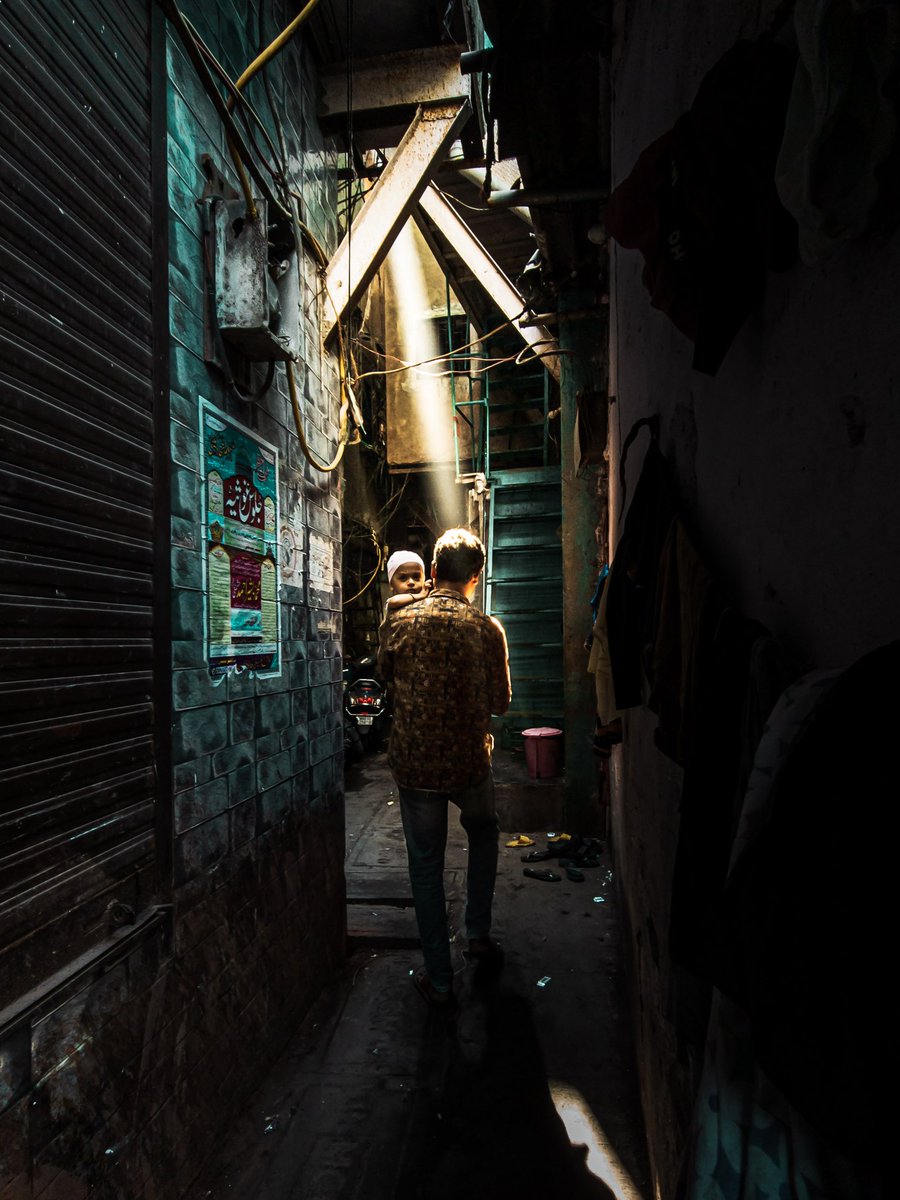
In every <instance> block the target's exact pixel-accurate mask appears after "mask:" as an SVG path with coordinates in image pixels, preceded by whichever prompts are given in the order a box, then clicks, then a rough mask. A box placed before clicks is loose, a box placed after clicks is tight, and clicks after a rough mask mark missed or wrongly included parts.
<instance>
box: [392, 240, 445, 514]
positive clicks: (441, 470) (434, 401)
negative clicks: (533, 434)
mask: <svg viewBox="0 0 900 1200" xmlns="http://www.w3.org/2000/svg"><path fill="white" fill-rule="evenodd" d="M385 265H386V269H387V273H388V278H389V280H390V292H391V298H392V300H393V302H394V304H395V306H396V310H397V335H398V339H399V346H398V347H397V353H398V354H399V356H400V358H402V359H403V361H404V362H407V363H418V362H423V361H424V360H426V359H430V358H436V357H437V355H439V354H440V353H441V349H440V346H439V345H438V339H437V334H436V332H435V324H434V320H433V319H432V318H433V313H432V303H431V301H430V300H429V296H428V288H427V284H426V276H425V265H424V264H423V262H422V256H421V253H420V251H419V247H418V245H417V243H416V239H415V235H414V230H413V224H412V222H411V221H407V223H406V225H404V227H403V229H402V230H401V231H400V233H399V234H398V235H397V238H396V240H395V241H394V244H393V246H392V247H391V251H390V254H388V256H387V259H386V264H385ZM443 365H444V364H442V363H431V364H430V365H428V366H423V367H419V368H416V369H412V370H409V371H406V372H403V373H401V374H400V375H398V376H397V380H398V384H399V390H400V391H401V392H402V394H403V395H404V398H405V400H406V403H407V404H408V405H409V411H410V416H411V419H412V422H413V424H414V425H415V426H416V427H417V428H418V430H419V432H420V436H421V444H422V446H423V447H426V448H427V460H428V461H430V463H431V464H433V465H434V470H432V471H431V472H429V483H430V488H431V493H432V500H433V502H434V506H435V510H436V512H437V517H438V520H439V521H440V522H441V524H442V525H443V527H444V528H448V527H452V526H454V525H458V524H459V523H460V511H461V503H462V498H461V493H460V490H459V488H458V487H457V485H456V483H455V474H456V472H455V466H454V446H453V411H452V407H451V403H450V389H449V385H448V382H447V380H446V379H440V378H435V376H436V375H437V373H438V372H440V371H441V370H442V368H443Z"/></svg>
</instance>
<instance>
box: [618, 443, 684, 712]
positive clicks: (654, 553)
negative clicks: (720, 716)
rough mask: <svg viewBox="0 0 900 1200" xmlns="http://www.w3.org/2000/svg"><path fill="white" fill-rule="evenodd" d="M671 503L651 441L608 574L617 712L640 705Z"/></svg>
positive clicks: (662, 467) (662, 464) (668, 484)
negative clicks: (619, 709) (643, 664)
mask: <svg viewBox="0 0 900 1200" xmlns="http://www.w3.org/2000/svg"><path fill="white" fill-rule="evenodd" d="M674 515H675V502H674V498H673V492H672V486H671V482H670V479H669V469H668V465H667V463H666V460H665V459H664V458H663V456H662V454H661V453H660V450H659V447H658V446H657V444H656V441H655V440H654V441H652V442H651V444H650V447H649V449H648V450H647V455H646V457H645V459H644V465H643V467H642V469H641V476H640V479H639V480H638V484H637V487H636V489H635V493H634V497H633V499H632V501H631V505H630V507H629V509H628V512H627V514H626V516H625V527H624V529H623V531H622V537H621V538H620V540H619V544H618V546H617V547H616V552H615V558H614V560H613V562H612V565H611V566H610V569H609V580H608V582H607V585H606V586H607V588H608V589H609V595H608V599H607V610H606V616H607V629H608V634H609V658H610V665H611V668H612V676H613V687H614V689H615V696H616V707H617V708H634V707H635V706H636V705H638V704H641V703H642V702H643V679H644V673H643V666H642V656H643V653H644V650H645V648H646V647H647V645H648V644H649V643H650V642H651V640H652V636H653V631H652V629H651V627H650V626H651V623H652V619H653V603H654V594H655V587H656V579H657V574H658V571H659V557H660V552H661V550H662V547H663V544H664V542H665V540H666V535H667V533H668V530H669V526H670V525H671V523H672V518H673V517H674Z"/></svg>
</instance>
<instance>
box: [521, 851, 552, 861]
mask: <svg viewBox="0 0 900 1200" xmlns="http://www.w3.org/2000/svg"><path fill="white" fill-rule="evenodd" d="M555 857H556V855H555V854H554V853H553V851H552V850H532V851H531V852H530V853H529V854H523V855H522V862H546V861H547V859H548V858H555Z"/></svg>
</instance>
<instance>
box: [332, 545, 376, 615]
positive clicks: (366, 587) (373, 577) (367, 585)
mask: <svg viewBox="0 0 900 1200" xmlns="http://www.w3.org/2000/svg"><path fill="white" fill-rule="evenodd" d="M369 533H370V534H371V535H372V541H373V542H374V543H375V549H376V550H377V551H378V563H377V565H376V567H375V570H374V571H373V572H372V574H371V576H370V577H369V579H368V580H367V581H366V582H365V583H364V584H363V586H362V587H361V588H360V589H359V591H358V592H357V593H356V595H355V596H351V597H350V599H349V600H344V601H342V603H341V608H346V607H347V605H348V604H352V603H353V601H354V600H358V599H359V598H360V596H362V595H363V594H364V593H365V592H367V591H368V590H369V588H370V587H371V586H372V584H373V583H374V582H375V580H376V579H377V578H378V576H379V575H380V573H381V568H382V566H383V565H384V551H383V550H382V548H381V546H380V545H379V542H378V538H377V537H376V536H375V530H374V529H370V530H369Z"/></svg>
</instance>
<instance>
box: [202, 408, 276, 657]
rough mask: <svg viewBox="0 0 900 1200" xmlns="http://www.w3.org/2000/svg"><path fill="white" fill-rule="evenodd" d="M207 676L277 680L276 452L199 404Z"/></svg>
mask: <svg viewBox="0 0 900 1200" xmlns="http://www.w3.org/2000/svg"><path fill="white" fill-rule="evenodd" d="M200 464H201V466H200V469H201V480H202V487H203V501H202V503H203V516H204V521H203V550H204V554H203V560H204V568H205V569H204V577H203V600H204V606H203V615H204V623H205V644H206V659H207V663H208V664H209V672H210V675H212V676H213V677H216V678H219V677H221V676H223V675H227V674H229V673H231V672H238V671H253V672H255V673H256V674H259V675H280V674H281V641H280V631H281V608H280V599H279V595H278V556H279V541H280V538H279V528H280V522H279V512H278V450H277V449H276V448H275V447H274V446H270V445H269V443H268V442H265V441H263V440H262V438H260V437H259V436H258V435H257V434H255V433H253V432H252V431H251V430H249V429H246V428H245V427H244V426H243V425H239V424H238V423H237V422H236V421H234V420H233V419H232V418H231V417H229V416H226V414H225V413H223V412H220V411H219V410H218V409H217V408H215V407H214V406H213V405H212V404H210V403H209V401H208V400H204V399H203V398H202V397H201V400H200Z"/></svg>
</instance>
